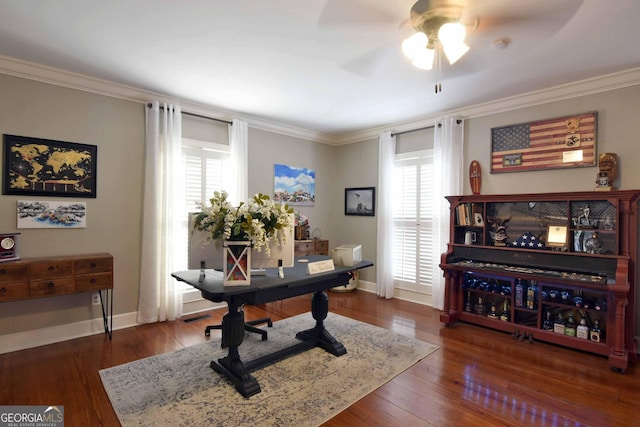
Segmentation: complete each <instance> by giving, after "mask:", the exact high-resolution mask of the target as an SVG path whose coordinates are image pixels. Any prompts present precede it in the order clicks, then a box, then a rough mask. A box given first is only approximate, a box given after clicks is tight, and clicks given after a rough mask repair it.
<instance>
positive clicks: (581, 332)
mask: <svg viewBox="0 0 640 427" xmlns="http://www.w3.org/2000/svg"><path fill="white" fill-rule="evenodd" d="M576 337H578V338H582V339H585V340H588V339H589V327H588V326H587V319H585V318H584V317H583V318H582V319H580V324H579V325H578V327H577V328H576Z"/></svg>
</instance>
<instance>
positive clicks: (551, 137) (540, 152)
mask: <svg viewBox="0 0 640 427" xmlns="http://www.w3.org/2000/svg"><path fill="white" fill-rule="evenodd" d="M597 125H598V114H597V112H595V111H593V112H589V113H581V114H576V115H574V116H566V117H559V118H555V119H548V120H540V121H535V122H529V123H520V124H515V125H509V126H502V127H497V128H492V129H491V173H507V172H526V171H537V170H544V169H563V168H579V167H589V166H595V165H596V143H597V136H598V126H597Z"/></svg>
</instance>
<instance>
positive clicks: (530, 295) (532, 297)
mask: <svg viewBox="0 0 640 427" xmlns="http://www.w3.org/2000/svg"><path fill="white" fill-rule="evenodd" d="M537 291H538V286H537V282H536V281H535V280H531V281H529V286H527V308H528V309H529V310H535V309H536V306H537V304H536V302H537V301H536V295H537V293H538V292H537Z"/></svg>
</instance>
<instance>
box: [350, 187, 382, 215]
mask: <svg viewBox="0 0 640 427" xmlns="http://www.w3.org/2000/svg"><path fill="white" fill-rule="evenodd" d="M344 214H345V215H360V216H375V214H376V187H360V188H345V189H344Z"/></svg>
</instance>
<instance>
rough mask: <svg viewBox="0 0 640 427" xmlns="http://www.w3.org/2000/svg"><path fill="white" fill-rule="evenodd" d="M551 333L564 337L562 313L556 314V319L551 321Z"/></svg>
mask: <svg viewBox="0 0 640 427" xmlns="http://www.w3.org/2000/svg"><path fill="white" fill-rule="evenodd" d="M553 332H555V333H556V334H563V335H564V319H563V318H562V313H560V312H559V313H558V317H556V320H554V321H553Z"/></svg>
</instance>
